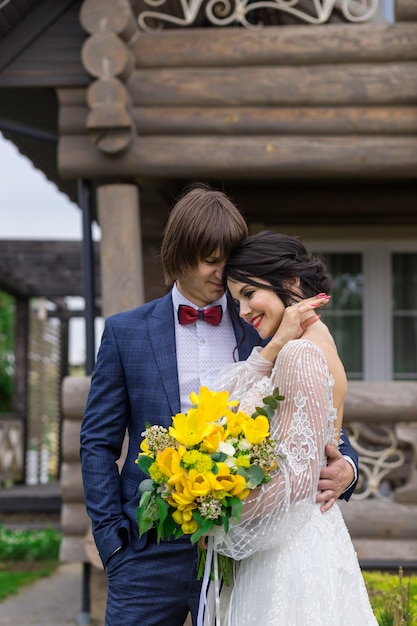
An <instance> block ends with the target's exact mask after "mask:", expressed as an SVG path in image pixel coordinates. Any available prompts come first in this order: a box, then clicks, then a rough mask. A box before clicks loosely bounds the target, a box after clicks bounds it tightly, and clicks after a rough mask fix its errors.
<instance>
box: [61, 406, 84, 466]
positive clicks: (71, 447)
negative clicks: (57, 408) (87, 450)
mask: <svg viewBox="0 0 417 626" xmlns="http://www.w3.org/2000/svg"><path fill="white" fill-rule="evenodd" d="M82 417H83V416H82V414H81V415H80V418H79V420H72V419H71V420H70V419H64V422H63V427H62V458H63V460H64V461H65V462H67V463H76V462H79V460H80V428H81V421H82Z"/></svg>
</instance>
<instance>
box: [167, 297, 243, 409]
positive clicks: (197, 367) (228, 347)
mask: <svg viewBox="0 0 417 626" xmlns="http://www.w3.org/2000/svg"><path fill="white" fill-rule="evenodd" d="M172 303H173V305H174V317H175V343H176V349H177V367H178V380H179V385H180V400H181V411H183V412H184V411H187V409H189V408H190V406H191V401H190V393H191V392H192V391H195V392H196V393H198V391H199V389H200V386H201V385H206V386H208V387H209V388H210V383H211V381H212V380H213V378H214V376H215V375H216V374H217V373H218V372H219V371H220V369H221V368H222V367H223V366H224V365H226V364H227V363H233V361H234V350H235V347H236V337H235V333H234V330H233V324H232V320H231V319H230V314H229V311H228V309H227V298H226V295H223V296H222V297H221V298H219V299H218V300H216V301H215V302H212V303H211V304H209V305H208V306H207V307H204V308H208V307H211V306H216V305H217V304H220V305H221V306H222V309H223V317H222V320H221V322H220V324H219V325H218V326H212V325H211V324H208V323H207V322H205V321H204V320H197V321H196V322H195V323H193V324H187V325H181V324H180V323H179V321H178V307H179V306H180V304H187V305H188V306H192V307H193V308H194V309H198V307H197V306H196V305H195V304H194V303H193V302H190V300H187V298H185V297H184V296H183V295H182V294H181V293H180V291H179V290H178V288H177V286H176V285H174V287H173V290H172ZM236 358H237V357H236Z"/></svg>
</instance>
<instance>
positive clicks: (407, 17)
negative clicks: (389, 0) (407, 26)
mask: <svg viewBox="0 0 417 626" xmlns="http://www.w3.org/2000/svg"><path fill="white" fill-rule="evenodd" d="M394 8H395V20H396V22H417V2H416V1H415V0H395V3H394Z"/></svg>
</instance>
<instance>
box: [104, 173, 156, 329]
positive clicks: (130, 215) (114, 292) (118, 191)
mask: <svg viewBox="0 0 417 626" xmlns="http://www.w3.org/2000/svg"><path fill="white" fill-rule="evenodd" d="M97 212H98V219H99V223H100V226H101V229H102V238H101V248H100V250H101V263H100V270H101V284H102V312H103V317H108V316H109V315H112V314H113V313H118V312H119V311H125V310H127V309H133V308H134V307H136V306H139V305H140V304H143V303H144V301H145V296H144V279H143V254H142V233H141V224H140V210H139V196H138V189H137V187H136V186H135V185H127V184H125V185H123V184H120V185H118V184H114V185H102V186H100V187H99V188H98V190H97ZM120 250H129V254H128V255H127V256H125V255H121V254H120Z"/></svg>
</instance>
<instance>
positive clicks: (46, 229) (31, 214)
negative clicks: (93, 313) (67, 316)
mask: <svg viewBox="0 0 417 626" xmlns="http://www.w3.org/2000/svg"><path fill="white" fill-rule="evenodd" d="M0 192H1V193H0V240H1V239H45V240H51V239H53V240H56V239H67V240H68V239H69V240H81V238H82V215H81V211H80V209H79V208H78V206H77V205H75V204H74V203H73V202H71V201H70V200H69V199H68V197H67V196H66V195H65V194H63V193H61V192H60V191H59V190H58V188H57V187H56V186H55V185H54V184H53V183H51V182H49V181H48V179H47V178H46V177H45V175H44V174H43V172H41V171H39V170H37V169H35V167H34V166H33V165H32V162H31V161H30V160H29V159H27V158H26V157H24V156H22V155H21V154H20V153H19V151H18V150H17V148H16V147H15V145H14V144H13V143H11V142H10V141H7V140H6V139H4V138H3V136H2V135H1V133H0ZM98 237H99V231H98V229H96V230H95V231H94V238H98ZM73 302H74V301H73ZM97 332H100V325H98V331H97ZM84 338H85V333H84V321H83V320H82V319H74V320H72V322H71V326H70V362H71V363H81V362H83V361H84V359H85V339H84Z"/></svg>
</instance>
